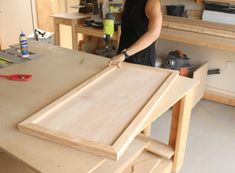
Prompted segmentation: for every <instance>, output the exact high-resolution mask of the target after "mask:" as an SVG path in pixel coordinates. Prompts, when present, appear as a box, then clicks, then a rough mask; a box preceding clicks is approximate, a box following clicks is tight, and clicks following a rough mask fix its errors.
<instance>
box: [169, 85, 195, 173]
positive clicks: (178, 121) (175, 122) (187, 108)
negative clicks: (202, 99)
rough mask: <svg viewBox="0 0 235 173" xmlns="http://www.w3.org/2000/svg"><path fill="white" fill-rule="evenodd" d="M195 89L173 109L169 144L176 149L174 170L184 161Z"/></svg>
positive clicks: (177, 169)
mask: <svg viewBox="0 0 235 173" xmlns="http://www.w3.org/2000/svg"><path fill="white" fill-rule="evenodd" d="M193 91H194V89H191V90H190V91H188V93H187V94H186V95H185V96H184V98H183V99H181V100H180V101H179V102H177V104H175V105H174V107H173V111H172V122H171V131H170V139H169V145H171V146H172V147H173V149H174V150H175V154H174V158H173V166H172V171H173V172H178V171H179V170H180V169H181V167H182V165H183V162H184V154H185V149H186V143H187V136H188V129H189V123H190V117H191V110H192V96H193Z"/></svg>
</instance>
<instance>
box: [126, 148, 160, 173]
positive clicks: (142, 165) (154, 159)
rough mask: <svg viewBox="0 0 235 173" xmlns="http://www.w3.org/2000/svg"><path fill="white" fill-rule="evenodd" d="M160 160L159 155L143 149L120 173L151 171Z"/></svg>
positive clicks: (148, 172) (149, 172) (147, 172)
mask: <svg viewBox="0 0 235 173" xmlns="http://www.w3.org/2000/svg"><path fill="white" fill-rule="evenodd" d="M161 161H162V158H161V157H159V156H157V155H155V154H153V153H150V152H148V151H143V152H142V153H141V154H140V155H139V157H138V158H137V159H136V160H135V161H134V162H133V163H132V164H131V165H130V166H129V167H128V168H126V169H125V170H124V171H123V172H122V173H153V171H154V169H155V168H156V167H157V166H158V165H159V163H160V162H161Z"/></svg>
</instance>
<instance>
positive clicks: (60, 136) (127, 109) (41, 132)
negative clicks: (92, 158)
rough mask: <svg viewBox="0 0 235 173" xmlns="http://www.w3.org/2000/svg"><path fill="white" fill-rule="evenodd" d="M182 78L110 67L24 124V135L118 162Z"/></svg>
mask: <svg viewBox="0 0 235 173" xmlns="http://www.w3.org/2000/svg"><path fill="white" fill-rule="evenodd" d="M177 77H178V72H176V71H170V70H165V69H159V68H153V67H147V66H141V65H134V64H127V63H124V64H123V65H122V68H118V69H117V68H116V67H113V66H112V67H108V68H106V69H105V70H104V71H102V72H100V73H98V74H97V75H95V76H94V77H92V78H91V79H89V80H88V81H86V82H85V83H83V84H82V85H80V86H78V87H77V88H75V89H74V90H72V91H71V92H69V93H67V94H66V95H65V96H63V97H61V98H60V99H58V100H56V101H55V102H53V103H52V104H50V105H48V106H47V107H45V108H44V109H42V110H40V111H39V112H37V113H35V114H34V115H33V116H31V117H30V118H28V119H26V120H25V121H23V122H22V123H20V124H19V129H20V130H21V131H23V132H27V133H29V134H31V135H35V136H38V137H41V138H44V139H47V140H50V141H54V142H58V143H61V144H63V145H67V146H70V147H73V148H77V149H80V150H83V151H88V152H91V153H94V154H97V155H100V156H103V157H107V158H110V159H114V160H118V159H119V158H120V157H121V155H122V154H123V153H124V152H125V150H126V149H127V147H128V146H129V144H130V143H131V142H132V140H133V139H134V138H135V137H136V135H138V134H139V133H140V132H141V131H142V130H143V126H144V125H145V123H147V121H148V119H149V117H150V116H151V113H152V112H153V111H154V110H155V108H156V106H157V105H158V104H159V102H160V101H161V99H162V97H163V96H164V95H165V93H166V92H167V90H168V88H169V87H170V86H171V85H172V84H173V83H174V81H175V79H176V78H177Z"/></svg>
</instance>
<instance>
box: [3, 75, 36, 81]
mask: <svg viewBox="0 0 235 173" xmlns="http://www.w3.org/2000/svg"><path fill="white" fill-rule="evenodd" d="M0 77H4V78H6V79H10V80H16V81H28V80H30V79H31V77H32V75H30V74H12V75H1V74H0Z"/></svg>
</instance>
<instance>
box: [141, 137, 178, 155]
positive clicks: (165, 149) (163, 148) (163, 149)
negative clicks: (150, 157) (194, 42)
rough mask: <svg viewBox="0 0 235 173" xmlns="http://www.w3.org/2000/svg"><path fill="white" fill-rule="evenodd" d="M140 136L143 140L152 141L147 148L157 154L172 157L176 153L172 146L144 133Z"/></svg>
mask: <svg viewBox="0 0 235 173" xmlns="http://www.w3.org/2000/svg"><path fill="white" fill-rule="evenodd" d="M138 137H139V139H141V140H147V141H149V142H150V144H149V145H148V146H147V147H146V150H148V151H149V152H151V153H154V154H157V155H159V156H161V157H163V158H165V159H170V158H171V157H172V156H173V155H174V150H173V148H172V147H171V146H169V145H167V144H164V143H162V142H160V141H157V140H155V139H153V138H151V137H149V136H146V135H143V134H140V135H138Z"/></svg>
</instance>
